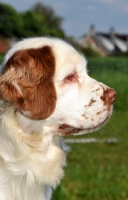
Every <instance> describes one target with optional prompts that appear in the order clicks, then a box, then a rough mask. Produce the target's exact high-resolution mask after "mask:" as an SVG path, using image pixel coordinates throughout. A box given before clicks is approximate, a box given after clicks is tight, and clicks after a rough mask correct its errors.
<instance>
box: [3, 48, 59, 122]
mask: <svg viewBox="0 0 128 200" xmlns="http://www.w3.org/2000/svg"><path fill="white" fill-rule="evenodd" d="M54 73H55V57H54V54H53V52H52V49H51V48H50V47H49V46H45V47H42V48H38V49H26V50H20V51H17V52H15V53H14V54H13V55H12V56H11V57H10V59H9V60H8V62H7V63H6V65H5V67H4V71H3V74H2V76H1V77H0V94H1V96H2V98H3V99H5V100H6V101H7V102H9V103H10V104H12V105H13V106H14V107H15V108H16V109H17V110H18V111H20V112H21V113H23V114H24V115H25V116H27V117H29V118H31V119H38V120H39V119H45V118H47V117H49V116H50V115H51V114H52V113H53V111H54V108H55V104H56V92H55V88H54V85H53V76H54Z"/></svg>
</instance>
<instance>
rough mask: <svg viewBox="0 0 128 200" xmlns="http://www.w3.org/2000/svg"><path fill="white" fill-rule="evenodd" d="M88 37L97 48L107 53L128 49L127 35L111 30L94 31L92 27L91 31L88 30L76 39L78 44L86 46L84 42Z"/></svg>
mask: <svg viewBox="0 0 128 200" xmlns="http://www.w3.org/2000/svg"><path fill="white" fill-rule="evenodd" d="M89 38H91V39H92V40H93V41H94V42H95V43H96V45H97V46H98V47H99V48H101V49H102V50H104V51H105V52H106V54H107V55H112V54H115V53H124V52H127V51H128V35H125V34H122V35H121V34H116V33H112V32H110V33H102V32H95V31H94V29H93V32H92V31H90V32H89V33H88V34H85V35H83V36H82V37H81V38H80V39H78V44H79V45H80V46H83V47H85V46H87V45H86V44H87V41H88V39H89Z"/></svg>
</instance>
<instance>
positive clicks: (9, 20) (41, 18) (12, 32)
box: [0, 3, 65, 38]
mask: <svg viewBox="0 0 128 200" xmlns="http://www.w3.org/2000/svg"><path fill="white" fill-rule="evenodd" d="M61 23H62V18H61V17H58V16H56V15H55V12H54V10H53V9H52V8H50V7H46V6H44V5H43V4H36V5H35V7H34V8H33V9H30V10H28V11H26V12H22V13H18V12H17V11H16V10H15V9H14V8H12V7H11V6H9V5H7V4H2V3H0V36H1V37H8V38H11V37H13V36H15V37H17V38H21V37H22V38H23V37H32V36H42V35H50V36H55V37H65V34H64V31H63V30H62V28H61Z"/></svg>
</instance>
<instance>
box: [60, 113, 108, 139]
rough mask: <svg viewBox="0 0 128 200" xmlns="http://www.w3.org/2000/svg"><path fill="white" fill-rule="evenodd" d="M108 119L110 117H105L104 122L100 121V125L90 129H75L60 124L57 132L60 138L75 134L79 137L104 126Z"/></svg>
mask: <svg viewBox="0 0 128 200" xmlns="http://www.w3.org/2000/svg"><path fill="white" fill-rule="evenodd" d="M109 118H110V116H107V117H106V119H105V120H104V121H102V122H101V123H100V124H98V125H96V126H94V127H90V128H77V127H74V126H71V125H69V124H62V125H60V126H59V128H58V131H57V132H58V133H59V134H60V135H61V136H70V135H75V134H79V135H80V134H86V133H91V132H93V131H96V130H98V129H100V128H101V127H102V126H103V125H105V124H106V123H107V122H108V120H109Z"/></svg>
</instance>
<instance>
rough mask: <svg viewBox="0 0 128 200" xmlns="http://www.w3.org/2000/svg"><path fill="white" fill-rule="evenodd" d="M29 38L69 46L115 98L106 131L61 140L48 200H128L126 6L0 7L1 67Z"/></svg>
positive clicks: (48, 0)
mask: <svg viewBox="0 0 128 200" xmlns="http://www.w3.org/2000/svg"><path fill="white" fill-rule="evenodd" d="M34 36H52V37H59V38H62V39H64V40H66V41H68V42H70V43H71V44H72V45H73V46H74V47H75V48H76V49H77V50H78V51H80V52H82V53H83V54H84V55H85V56H86V58H87V60H88V72H89V75H90V76H91V77H93V78H95V79H97V80H98V81H101V82H104V83H105V84H107V85H109V86H110V87H112V88H114V89H115V90H116V92H117V98H116V102H115V105H114V111H113V115H112V117H111V119H110V121H109V123H108V124H107V125H105V126H104V127H103V128H102V129H101V130H99V131H97V132H94V133H92V134H87V135H82V136H79V137H78V136H77V137H71V138H65V141H66V142H67V143H68V145H69V146H70V147H71V152H70V153H68V157H67V163H68V164H67V167H65V177H64V179H63V180H62V182H61V184H60V185H59V186H58V187H57V188H56V190H55V191H54V193H53V198H52V200H60V199H61V200H65V199H67V200H68V199H70V200H81V199H83V200H128V1H127V0H121V1H120V0H70V1H69V0H44V1H40V2H38V1H36V0H27V1H25V0H11V2H10V0H2V1H0V63H1V62H2V60H3V58H4V55H5V53H6V52H7V51H8V50H9V49H10V48H11V47H12V46H13V45H14V44H15V43H16V42H17V41H19V40H21V39H22V38H26V37H34Z"/></svg>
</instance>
